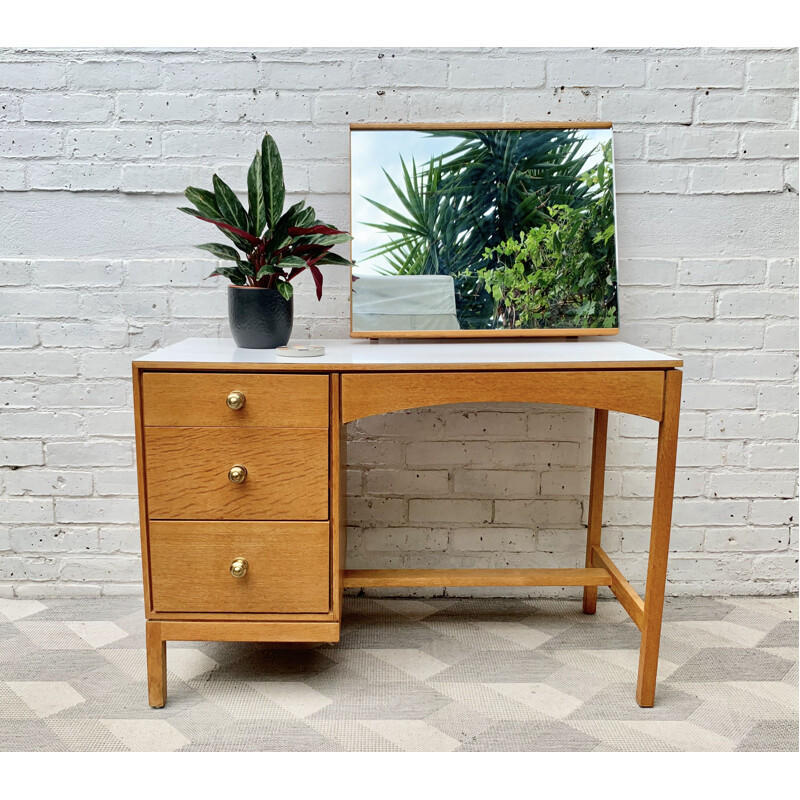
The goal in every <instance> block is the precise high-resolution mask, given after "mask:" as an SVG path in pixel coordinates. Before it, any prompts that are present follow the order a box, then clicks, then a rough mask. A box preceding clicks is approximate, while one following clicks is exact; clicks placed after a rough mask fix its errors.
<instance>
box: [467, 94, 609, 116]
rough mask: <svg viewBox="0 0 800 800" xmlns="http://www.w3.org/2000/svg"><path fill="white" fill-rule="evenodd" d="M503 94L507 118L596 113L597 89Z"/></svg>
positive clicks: (590, 114) (592, 114) (595, 114)
mask: <svg viewBox="0 0 800 800" xmlns="http://www.w3.org/2000/svg"><path fill="white" fill-rule="evenodd" d="M496 96H498V97H500V96H501V95H496ZM503 96H504V97H505V104H504V116H505V118H506V119H508V120H521V121H523V122H527V121H529V120H532V119H541V120H573V119H592V118H595V117H596V116H597V91H596V90H589V89H564V90H562V89H561V88H558V89H551V90H546V91H533V90H531V91H516V92H509V93H507V94H504V95H503ZM476 110H477V109H476ZM483 118H484V117H481V119H483Z"/></svg>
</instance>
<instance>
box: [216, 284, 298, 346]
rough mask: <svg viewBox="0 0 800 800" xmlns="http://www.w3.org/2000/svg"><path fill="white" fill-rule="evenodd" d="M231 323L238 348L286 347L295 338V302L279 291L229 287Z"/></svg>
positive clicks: (229, 315)
mask: <svg viewBox="0 0 800 800" xmlns="http://www.w3.org/2000/svg"><path fill="white" fill-rule="evenodd" d="M228 319H229V321H230V324H231V334H233V340H234V341H235V342H236V346H237V347H246V348H250V349H260V350H263V349H271V348H274V347H283V345H285V344H286V343H287V342H288V341H289V337H290V336H291V335H292V323H293V321H294V299H293V298H292V299H289V300H286V299H284V297H283V295H281V293H280V292H279V291H278V290H277V289H260V288H255V287H249V286H229V287H228Z"/></svg>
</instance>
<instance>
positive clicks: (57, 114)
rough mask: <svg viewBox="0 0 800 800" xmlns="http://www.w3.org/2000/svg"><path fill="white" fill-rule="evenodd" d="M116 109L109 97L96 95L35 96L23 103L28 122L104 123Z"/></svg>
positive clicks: (24, 115) (23, 112) (23, 114)
mask: <svg viewBox="0 0 800 800" xmlns="http://www.w3.org/2000/svg"><path fill="white" fill-rule="evenodd" d="M113 108H114V103H113V101H112V100H111V98H109V97H99V96H98V95H96V94H69V95H66V94H63V93H62V94H34V95H30V96H29V97H27V98H25V100H24V101H23V103H22V116H23V117H24V118H25V120H26V121H27V122H104V121H105V120H107V119H108V117H109V115H110V114H111V111H112V109H113Z"/></svg>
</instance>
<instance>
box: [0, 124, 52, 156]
mask: <svg viewBox="0 0 800 800" xmlns="http://www.w3.org/2000/svg"><path fill="white" fill-rule="evenodd" d="M61 147H62V141H61V132H60V131H57V130H51V129H49V128H47V129H44V128H20V129H18V130H8V129H7V130H2V131H0V153H2V154H3V158H52V157H53V156H57V155H59V153H61Z"/></svg>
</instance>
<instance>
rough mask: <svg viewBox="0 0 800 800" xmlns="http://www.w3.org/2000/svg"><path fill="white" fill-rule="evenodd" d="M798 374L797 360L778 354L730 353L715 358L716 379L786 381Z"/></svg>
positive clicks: (790, 356)
mask: <svg viewBox="0 0 800 800" xmlns="http://www.w3.org/2000/svg"><path fill="white" fill-rule="evenodd" d="M795 374H797V359H796V358H795V357H794V356H792V355H788V354H786V355H784V354H777V353H770V354H769V355H767V354H759V355H752V354H749V353H730V354H726V355H717V356H714V377H715V378H717V379H718V380H721V381H731V380H752V381H761V380H786V379H787V378H791V377H792V375H795Z"/></svg>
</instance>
